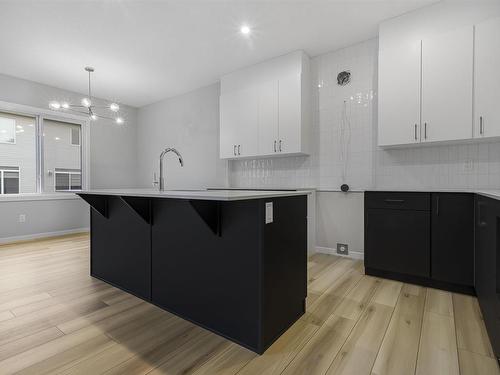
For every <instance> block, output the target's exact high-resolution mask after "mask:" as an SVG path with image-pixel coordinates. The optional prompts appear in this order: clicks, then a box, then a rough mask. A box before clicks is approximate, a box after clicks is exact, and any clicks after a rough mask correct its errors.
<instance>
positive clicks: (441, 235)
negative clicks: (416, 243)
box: [431, 193, 474, 287]
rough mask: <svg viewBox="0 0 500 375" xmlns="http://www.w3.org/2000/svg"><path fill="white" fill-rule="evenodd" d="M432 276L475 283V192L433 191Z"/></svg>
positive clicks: (439, 278) (467, 283)
mask: <svg viewBox="0 0 500 375" xmlns="http://www.w3.org/2000/svg"><path fill="white" fill-rule="evenodd" d="M431 197H432V211H431V212H432V215H431V221H432V230H431V233H432V236H431V237H432V241H431V249H432V251H431V277H432V279H434V280H438V281H442V282H447V283H452V284H459V285H465V286H469V287H472V286H473V285H474V267H473V264H474V195H473V194H468V193H464V194H460V193H432V194H431Z"/></svg>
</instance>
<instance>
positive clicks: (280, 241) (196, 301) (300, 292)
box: [79, 192, 307, 354]
mask: <svg viewBox="0 0 500 375" xmlns="http://www.w3.org/2000/svg"><path fill="white" fill-rule="evenodd" d="M79 195H80V197H81V198H83V199H84V200H85V201H87V202H88V203H89V204H90V205H91V209H90V211H91V275H92V276H94V277H96V278H99V279H101V280H103V281H105V282H107V283H109V284H112V285H113V286H116V287H118V288H120V289H123V290H125V291H127V292H129V293H132V294H134V295H136V296H138V297H140V298H142V299H144V300H146V301H148V302H150V303H153V304H155V305H157V306H159V307H161V308H162V309H164V310H167V311H169V312H171V313H173V314H176V315H178V316H179V317H181V318H184V319H187V320H189V321H191V322H193V323H195V324H197V325H199V326H201V327H204V328H206V329H208V330H210V331H212V332H215V333H217V334H219V335H221V336H224V337H226V338H228V339H229V340H232V341H234V342H236V343H238V344H240V345H242V346H244V347H246V348H248V349H250V350H252V351H254V352H257V353H259V354H261V353H263V352H264V351H265V350H266V349H267V348H268V347H269V346H270V345H271V344H272V343H273V342H274V341H275V340H276V339H277V338H278V337H279V336H280V335H281V334H283V333H284V332H285V331H286V330H287V329H288V328H289V327H290V326H291V325H292V324H293V323H294V322H295V321H296V320H297V319H299V317H301V316H302V315H303V314H304V312H305V299H306V293H307V196H306V195H295V196H286V197H273V198H258V199H246V200H230V201H215V200H200V199H193V200H191V199H176V198H163V197H160V198H156V197H140V196H125V195H123V196H122V195H98V194H86V193H83V192H82V193H79ZM268 202H272V203H273V222H272V223H268V224H266V223H265V210H266V209H265V205H266V203H268Z"/></svg>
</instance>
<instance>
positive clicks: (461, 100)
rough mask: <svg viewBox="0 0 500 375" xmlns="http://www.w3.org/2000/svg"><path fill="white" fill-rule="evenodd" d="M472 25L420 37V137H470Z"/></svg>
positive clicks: (432, 138)
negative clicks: (422, 38)
mask: <svg viewBox="0 0 500 375" xmlns="http://www.w3.org/2000/svg"><path fill="white" fill-rule="evenodd" d="M473 37H474V31H473V26H467V27H463V28H459V29H456V30H453V31H451V32H447V33H444V34H440V35H436V36H433V37H430V38H428V39H424V40H423V41H422V141H423V142H434V141H453V140H464V139H470V138H471V137H472V100H473V99H472V81H473V51H474V41H473Z"/></svg>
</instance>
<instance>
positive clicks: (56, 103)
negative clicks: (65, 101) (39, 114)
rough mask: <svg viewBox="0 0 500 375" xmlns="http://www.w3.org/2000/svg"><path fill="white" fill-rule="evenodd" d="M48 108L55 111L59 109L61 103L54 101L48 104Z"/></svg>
mask: <svg viewBox="0 0 500 375" xmlns="http://www.w3.org/2000/svg"><path fill="white" fill-rule="evenodd" d="M49 107H50V108H51V109H55V110H57V109H59V108H61V103H59V102H56V101H53V102H50V103H49Z"/></svg>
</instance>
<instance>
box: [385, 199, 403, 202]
mask: <svg viewBox="0 0 500 375" xmlns="http://www.w3.org/2000/svg"><path fill="white" fill-rule="evenodd" d="M404 201H405V200H404V199H385V202H386V203H404Z"/></svg>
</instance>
